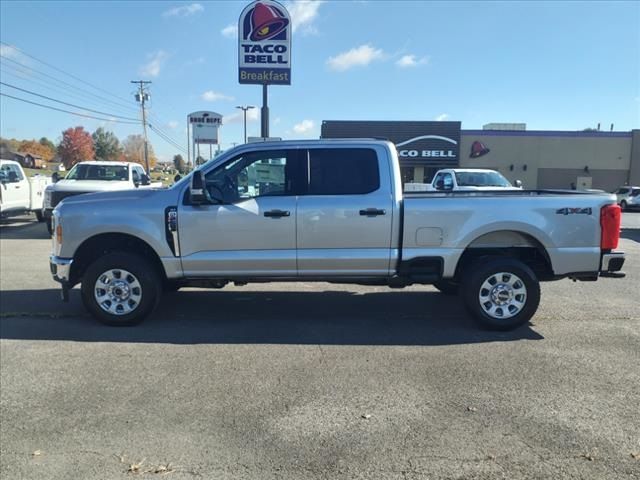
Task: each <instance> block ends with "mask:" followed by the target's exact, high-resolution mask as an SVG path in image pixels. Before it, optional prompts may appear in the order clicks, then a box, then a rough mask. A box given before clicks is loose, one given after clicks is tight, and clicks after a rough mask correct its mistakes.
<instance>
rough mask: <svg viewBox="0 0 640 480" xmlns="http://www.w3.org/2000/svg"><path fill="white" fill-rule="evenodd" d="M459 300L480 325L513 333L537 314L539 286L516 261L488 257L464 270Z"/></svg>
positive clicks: (520, 263) (523, 266)
mask: <svg viewBox="0 0 640 480" xmlns="http://www.w3.org/2000/svg"><path fill="white" fill-rule="evenodd" d="M462 297H463V300H464V303H465V306H466V307H467V310H469V312H470V313H471V314H472V315H473V316H474V317H475V319H476V320H477V321H478V323H480V324H481V325H482V326H484V327H486V328H489V329H492V330H512V329H514V328H517V327H519V326H521V325H523V324H525V323H527V322H528V321H529V320H530V319H531V317H533V315H534V314H535V313H536V310H537V309H538V305H539V303H540V283H539V282H538V279H537V277H536V275H535V273H534V272H533V271H532V270H531V269H530V268H529V267H528V266H527V265H525V264H524V263H522V262H520V261H519V260H515V259H512V258H502V257H490V258H487V259H484V260H482V261H480V262H477V263H475V264H473V265H472V266H471V268H470V269H469V270H467V272H466V274H465V277H464V280H463V283H462Z"/></svg>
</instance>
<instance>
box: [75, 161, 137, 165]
mask: <svg viewBox="0 0 640 480" xmlns="http://www.w3.org/2000/svg"><path fill="white" fill-rule="evenodd" d="M76 165H104V166H109V165H118V166H121V167H126V166H128V165H140V164H139V163H136V162H110V161H103V160H88V161H86V162H78V163H76ZM74 166H75V165H74Z"/></svg>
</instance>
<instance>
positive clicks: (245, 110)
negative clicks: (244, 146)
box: [236, 105, 256, 143]
mask: <svg viewBox="0 0 640 480" xmlns="http://www.w3.org/2000/svg"><path fill="white" fill-rule="evenodd" d="M236 108H239V109H240V110H242V113H243V114H244V143H247V110H251V109H252V108H256V107H254V106H253V105H247V106H237V107H236Z"/></svg>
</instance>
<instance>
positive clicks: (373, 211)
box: [360, 208, 387, 217]
mask: <svg viewBox="0 0 640 480" xmlns="http://www.w3.org/2000/svg"><path fill="white" fill-rule="evenodd" d="M386 213H387V212H386V210H381V209H379V208H366V209H364V210H360V215H362V216H363V217H377V216H378V215H384V214H386Z"/></svg>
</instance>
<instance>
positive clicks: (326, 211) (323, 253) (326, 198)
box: [297, 146, 393, 277]
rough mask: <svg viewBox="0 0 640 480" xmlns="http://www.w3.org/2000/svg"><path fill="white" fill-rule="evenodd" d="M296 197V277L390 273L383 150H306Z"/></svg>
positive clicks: (390, 209)
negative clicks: (301, 184)
mask: <svg viewBox="0 0 640 480" xmlns="http://www.w3.org/2000/svg"><path fill="white" fill-rule="evenodd" d="M303 163H304V171H305V173H306V178H307V182H306V184H307V188H306V191H305V192H304V194H302V195H301V196H300V197H299V199H298V224H297V232H298V275H300V276H308V277H309V276H319V277H332V276H336V277H344V276H367V275H376V276H378V275H388V273H389V262H390V254H391V225H392V217H393V200H392V194H391V177H390V168H389V164H388V159H387V158H386V152H385V151H384V149H378V148H371V147H368V148H354V147H342V146H340V147H319V148H310V149H308V150H306V151H305V154H304V155H303Z"/></svg>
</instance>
